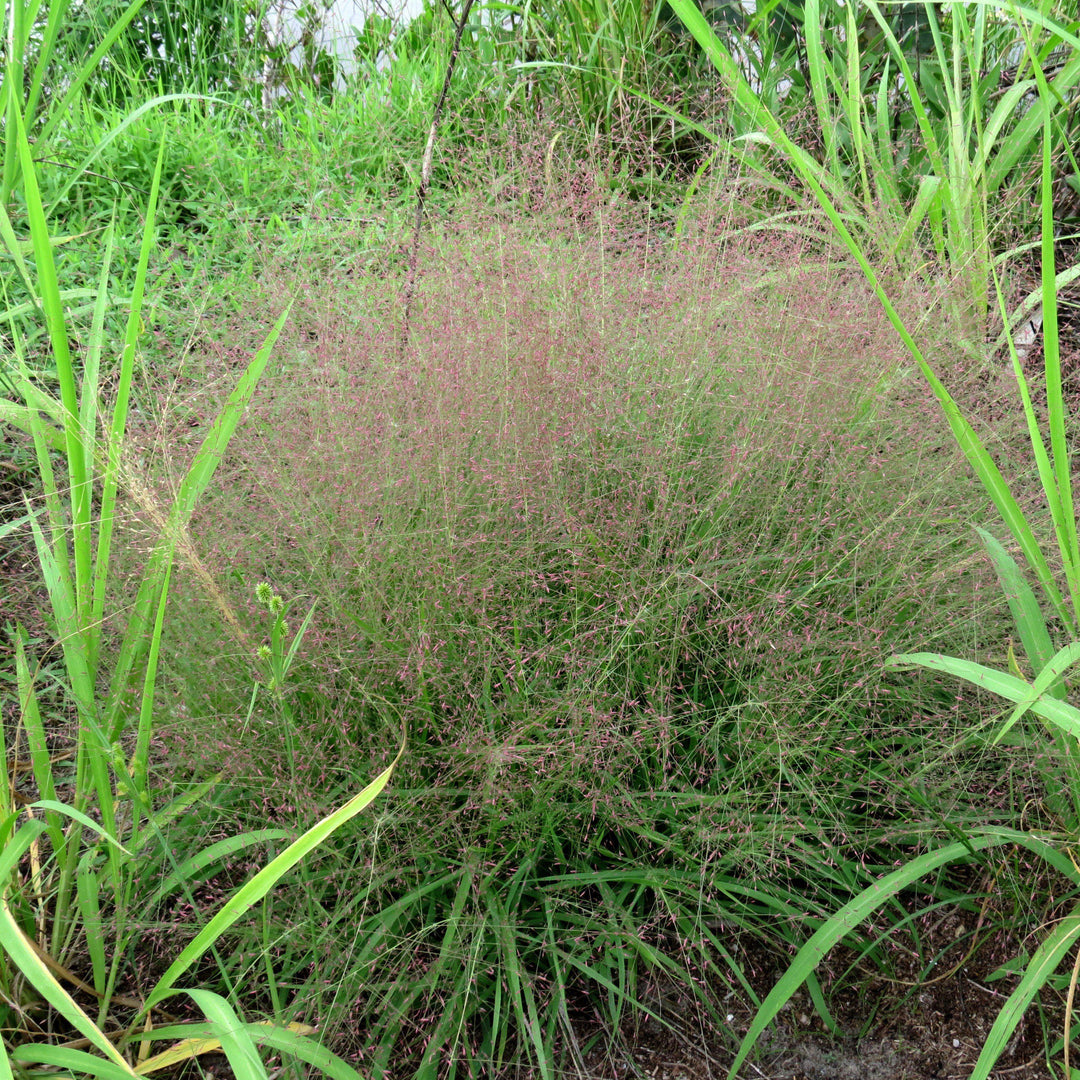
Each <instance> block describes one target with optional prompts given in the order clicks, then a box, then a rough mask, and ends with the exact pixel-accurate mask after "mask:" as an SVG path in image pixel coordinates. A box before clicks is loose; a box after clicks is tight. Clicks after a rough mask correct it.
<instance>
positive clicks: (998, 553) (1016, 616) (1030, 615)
mask: <svg viewBox="0 0 1080 1080" xmlns="http://www.w3.org/2000/svg"><path fill="white" fill-rule="evenodd" d="M975 531H976V532H977V533H978V534H979V536H980V537H981V538H982V542H983V545H984V546H985V547H986V550H987V552H988V553H989V555H990V559H991V561H992V562H993V564H994V569H995V570H996V571H997V576H998V581H999V582H1000V583H1001V591H1002V593H1003V594H1004V596H1005V599H1006V600H1007V601H1008V604H1009V610H1010V611H1011V612H1012V617H1013V622H1014V623H1015V625H1016V630H1017V632H1018V633H1019V635H1020V641H1021V642H1022V643H1023V646H1024V653H1025V655H1026V656H1027V658H1028V663H1030V664H1031V667H1032V670H1033V671H1035V672H1039V671H1042V670H1043V669H1044V668H1045V667H1046V666H1047V664H1049V663H1050V658H1051V656H1053V653H1054V646H1053V643H1052V642H1051V640H1050V631H1049V630H1048V629H1047V627H1046V619H1045V618H1043V613H1042V609H1041V608H1040V607H1039V602H1038V601H1037V600H1036V599H1035V593H1034V592H1033V591H1032V589H1031V586H1030V585H1028V583H1027V580H1026V579H1025V577H1024V575H1023V574H1022V573H1021V571H1020V567H1019V566H1017V565H1016V561H1015V560H1014V559H1013V557H1012V556H1011V555H1010V554H1009V553H1008V552H1007V551H1006V550H1005V548H1004V547H1002V545H1001V544H1000V543H998V541H997V540H996V539H995V537H993V536H992V535H991V534H990V533H988V532H987V531H986V530H985V529H983V528H981V527H978V526H977V527H976V529H975ZM1051 693H1053V695H1054V696H1055V697H1060V698H1062V699H1064V697H1065V688H1064V686H1063V685H1062V684H1058V685H1057V686H1056V687H1054V688H1053V689H1052V690H1051Z"/></svg>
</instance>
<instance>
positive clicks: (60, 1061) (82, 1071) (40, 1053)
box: [12, 1043, 135, 1080]
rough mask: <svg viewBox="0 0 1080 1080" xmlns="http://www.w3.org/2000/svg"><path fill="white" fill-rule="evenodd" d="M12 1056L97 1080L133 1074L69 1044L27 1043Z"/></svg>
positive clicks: (122, 1078)
mask: <svg viewBox="0 0 1080 1080" xmlns="http://www.w3.org/2000/svg"><path fill="white" fill-rule="evenodd" d="M12 1057H13V1058H14V1059H15V1060H16V1061H17V1062H19V1063H20V1064H25V1065H50V1066H52V1068H53V1069H67V1070H68V1071H69V1072H70V1073H71V1074H72V1075H73V1076H96V1077H98V1078H99V1080H131V1078H132V1077H133V1076H134V1075H135V1073H133V1072H132V1071H131V1070H130V1069H128V1068H121V1066H119V1065H117V1064H116V1063H115V1062H112V1061H106V1060H105V1059H104V1058H99V1057H95V1056H94V1055H93V1054H88V1053H87V1052H86V1051H85V1050H75V1049H72V1048H71V1047H70V1046H43V1045H41V1044H38V1043H29V1044H26V1045H23V1046H17V1047H16V1048H15V1050H14V1051H13V1053H12ZM34 1071H35V1072H36V1071H37V1070H34ZM45 1075H52V1074H51V1073H47V1074H45ZM60 1075H61V1076H62V1075H63V1073H61V1074H60Z"/></svg>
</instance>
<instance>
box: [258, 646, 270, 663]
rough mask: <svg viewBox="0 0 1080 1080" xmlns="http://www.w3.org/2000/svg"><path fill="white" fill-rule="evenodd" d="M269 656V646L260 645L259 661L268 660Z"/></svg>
mask: <svg viewBox="0 0 1080 1080" xmlns="http://www.w3.org/2000/svg"><path fill="white" fill-rule="evenodd" d="M271 655H272V654H271V652H270V646H269V645H260V646H259V659H260V660H269V659H270V657H271Z"/></svg>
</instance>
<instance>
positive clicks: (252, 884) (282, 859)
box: [145, 743, 405, 1009]
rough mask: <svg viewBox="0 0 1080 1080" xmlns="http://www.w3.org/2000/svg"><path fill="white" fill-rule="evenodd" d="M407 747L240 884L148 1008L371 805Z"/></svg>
mask: <svg viewBox="0 0 1080 1080" xmlns="http://www.w3.org/2000/svg"><path fill="white" fill-rule="evenodd" d="M404 751H405V744H404V743H402V745H401V749H399V750H398V754H397V757H395V758H394V760H393V761H392V762H391V763H390V765H389V766H387V768H386V769H384V770H383V771H382V772H381V773H380V774H379V775H378V776H377V777H376V778H375V779H374V780H372V781H371V783H370V784H368V785H367V787H365V788H364V789H363V790H362V791H361V792H359V793H358V794H357V795H355V796H353V798H352V799H350V800H349V801H348V802H347V803H345V805H344V806H342V807H340V808H339V809H337V810H335V811H334V812H333V813H332V814H329V815H327V816H326V817H324V818H323V819H322V820H321V821H319V822H316V824H314V825H313V826H312V827H311V828H310V829H308V831H307V832H305V833H304V835H303V836H301V837H300V838H299V839H298V840H296V841H295V842H294V843H292V844H290V845H289V847H287V848H286V849H285V850H284V851H283V852H282V853H281V854H280V855H278V856H277V858H275V859H273V860H271V861H270V862H269V863H268V864H267V865H266V866H264V867H263V868H262V870H260V871H259V872H258V873H257V874H256V875H255V876H254V877H253V878H252V879H251V881H249V882H248V883H247V884H246V885H243V886H241V887H240V888H239V889H237V890H236V892H235V893H233V895H232V896H231V897H230V898H229V899H228V900H227V901H226V902H225V905H224V907H222V909H221V910H220V911H219V912H218V913H217V914H216V915H215V916H214V917H213V918H212V919H211V920H210V921H209V922H208V923H207V924H206V926H204V927H203V928H202V930H201V931H199V933H198V934H197V935H196V936H195V939H194V941H192V942H191V944H189V945H188V946H187V948H185V949H184V950H183V952H181V953H180V955H179V956H178V957H177V958H176V960H174V961H173V963H172V965H171V966H170V967H169V969H168V971H166V972H165V974H164V975H162V977H161V978H160V979H159V980H158V983H157V985H156V986H155V987H154V989H153V991H152V992H151V994H150V996H149V998H147V1001H146V1005H145V1008H146V1009H150V1008H152V1007H153V1006H154V1005H156V1004H158V1003H159V1002H161V1001H163V1000H164V999H165V998H166V997H168V996H169V995H170V994H171V993H173V992H174V991H173V987H174V985H175V983H176V980H177V979H178V978H180V976H181V975H183V974H184V972H185V971H187V970H188V968H190V967H191V965H192V964H194V963H195V961H196V960H198V959H199V957H200V956H202V954H203V953H204V952H206V950H207V949H209V948H210V946H211V945H213V944H214V943H215V942H216V941H217V940H218V938H220V937H221V935H222V934H223V933H225V931H226V930H228V929H229V927H230V926H232V924H233V923H234V922H236V920H237V919H239V918H240V917H241V916H242V915H243V914H244V913H245V912H246V911H248V910H249V909H250V908H251V907H253V906H254V905H255V904H257V903H258V902H259V901H260V900H261V899H262V898H263V897H264V896H265V895H266V894H267V893H268V892H269V891H270V890H271V889H272V888H273V887H274V885H276V884H277V882H278V881H279V880H280V879H281V878H282V877H283V876H284V875H285V874H287V873H288V872H289V871H290V870H291V869H292V868H293V867H294V866H295V865H296V864H297V863H298V862H299V861H300V860H301V859H302V858H304V856H305V855H307V854H308V853H309V852H311V851H313V850H314V849H315V848H317V847H318V846H319V844H321V843H322V842H323V841H324V840H325V839H326V838H327V837H328V836H330V835H331V834H332V833H333V832H334V830H335V829H337V828H339V827H340V826H342V825H344V824H345V822H346V821H348V820H349V819H350V818H353V817H355V816H356V815H357V814H358V813H360V811H361V810H363V809H364V808H365V807H366V806H368V805H369V804H370V803H371V802H372V801H373V800H374V799H375V798H376V796H378V794H379V793H380V792H381V791H382V789H383V788H384V787H386V785H387V783H388V782H389V780H390V776H391V774H392V773H393V771H394V767H395V766H396V765H397V763H398V761H399V760H400V758H401V755H402V754H403V753H404Z"/></svg>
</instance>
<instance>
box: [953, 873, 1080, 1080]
mask: <svg viewBox="0 0 1080 1080" xmlns="http://www.w3.org/2000/svg"><path fill="white" fill-rule="evenodd" d="M1071 877H1072V878H1073V880H1074V881H1075V880H1076V874H1075V873H1073V874H1072V875H1071ZM1077 940H1080V904H1078V905H1077V906H1076V907H1074V908H1073V909H1072V911H1070V912H1069V914H1068V915H1066V916H1065V918H1064V919H1062V920H1061V922H1059V923H1058V924H1057V926H1055V927H1054V929H1053V930H1052V931H1051V932H1050V933H1049V934H1048V935H1047V936H1046V938H1045V939H1044V940H1043V941H1042V943H1041V944H1040V945H1039V947H1038V949H1036V950H1035V955H1034V956H1033V957H1032V958H1031V963H1030V964H1028V966H1027V970H1026V971H1025V972H1024V976H1023V978H1022V979H1021V980H1020V984H1019V985H1018V986H1017V988H1016V989H1015V990H1014V991H1013V992H1012V993H1011V994H1010V995H1009V1000H1008V1001H1006V1002H1005V1005H1004V1006H1003V1008H1002V1010H1001V1012H1000V1013H998V1016H997V1019H996V1020H995V1021H994V1026H993V1027H992V1028H991V1029H990V1034H989V1035H987V1037H986V1042H985V1043H983V1048H982V1051H981V1053H980V1054H979V1058H978V1060H977V1061H976V1062H975V1068H974V1070H973V1071H972V1073H971V1080H988V1077H989V1076H990V1073H991V1071H992V1070H993V1068H994V1066H995V1065H996V1064H997V1062H998V1060H999V1059H1000V1058H1001V1055H1002V1054H1003V1053H1004V1052H1005V1047H1006V1046H1007V1045H1008V1042H1009V1039H1010V1038H1011V1037H1012V1034H1013V1032H1014V1031H1015V1030H1016V1026H1017V1024H1019V1023H1020V1021H1021V1020H1022V1019H1023V1017H1024V1013H1025V1012H1027V1008H1028V1006H1029V1005H1030V1004H1031V1002H1032V1001H1033V1000H1034V998H1035V995H1036V994H1037V993H1038V992H1039V991H1040V990H1041V989H1042V988H1043V986H1045V985H1046V982H1047V980H1048V979H1049V978H1050V977H1051V976H1052V975H1053V974H1054V972H1055V971H1057V969H1058V966H1059V965H1060V964H1061V961H1062V960H1063V959H1064V957H1065V954H1066V953H1067V952H1068V951H1069V950H1070V949H1071V948H1072V946H1073V944H1074V943H1075V942H1076V941H1077Z"/></svg>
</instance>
